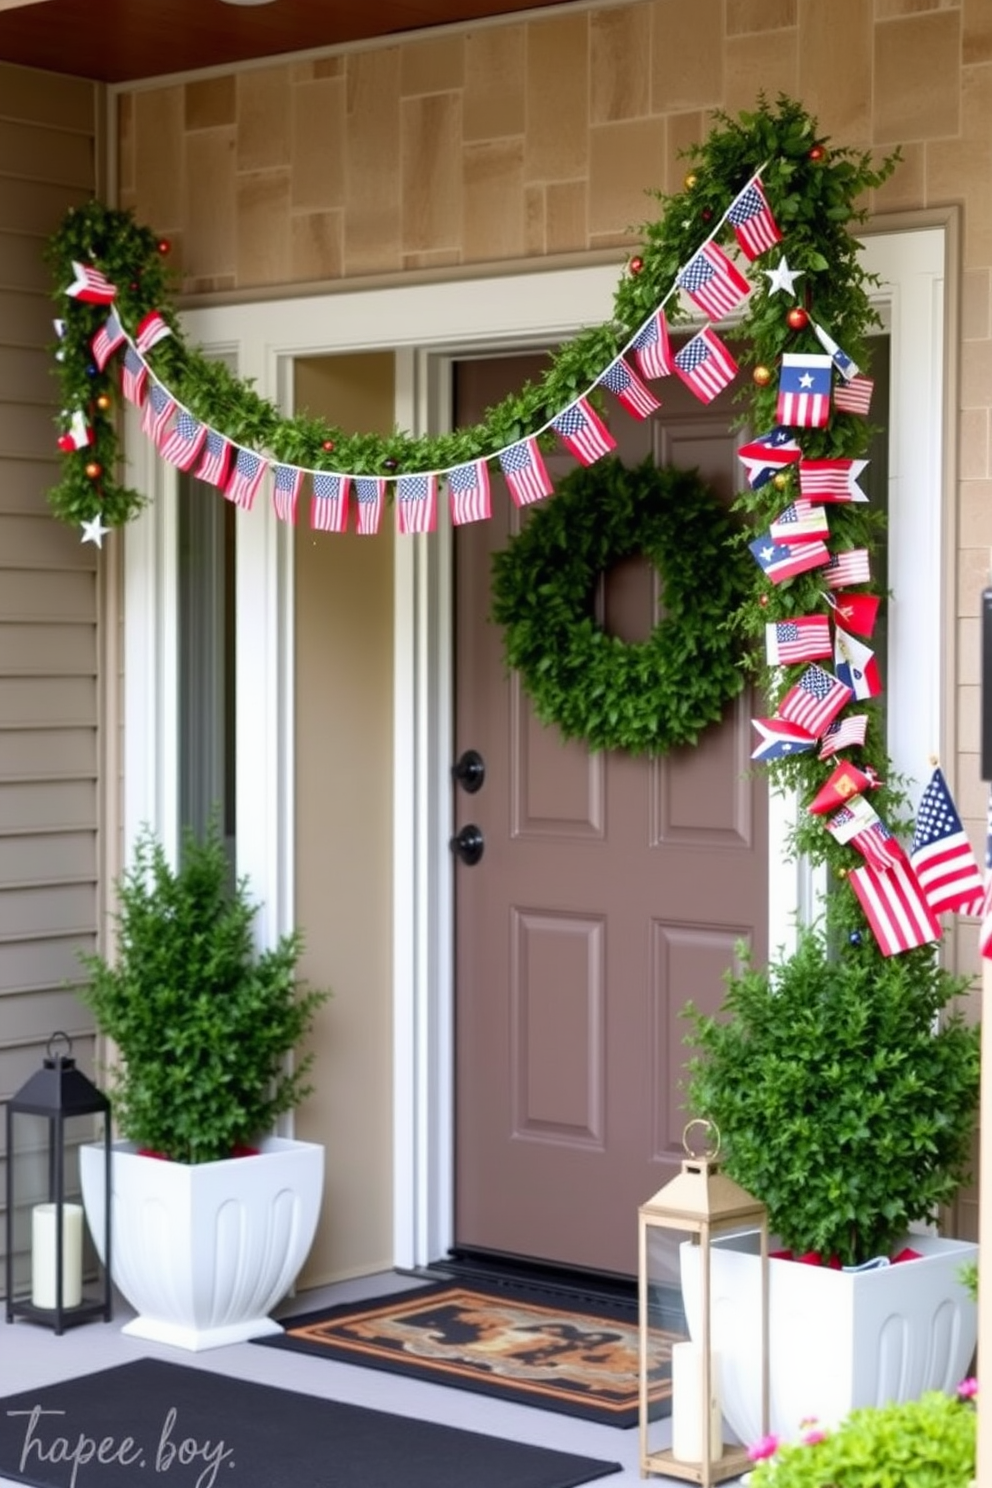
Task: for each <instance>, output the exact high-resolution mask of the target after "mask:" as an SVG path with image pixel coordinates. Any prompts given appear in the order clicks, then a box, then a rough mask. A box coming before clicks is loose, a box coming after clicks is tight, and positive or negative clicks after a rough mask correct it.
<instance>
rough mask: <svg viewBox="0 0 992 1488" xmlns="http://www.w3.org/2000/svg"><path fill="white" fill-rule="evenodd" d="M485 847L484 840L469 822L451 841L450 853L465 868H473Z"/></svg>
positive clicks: (475, 827) (479, 831)
mask: <svg viewBox="0 0 992 1488" xmlns="http://www.w3.org/2000/svg"><path fill="white" fill-rule="evenodd" d="M485 846H486V841H485V838H484V837H483V835H482V832H481V830H480V828H479V827H477V826H476V825H475V823H474V822H470V823H469V825H468V826H467V827H462V829H461V831H460V832H459V833H458V836H457V837H452V839H451V850H452V852H455V853H457V855H458V857H459V858H460V859H461V861H462V862H463V863H464V864H465V866H466V867H467V868H474V867H475V864H476V863H477V862H478V861H479V859H480V858H481V857H482V854H483V852H484V850H485Z"/></svg>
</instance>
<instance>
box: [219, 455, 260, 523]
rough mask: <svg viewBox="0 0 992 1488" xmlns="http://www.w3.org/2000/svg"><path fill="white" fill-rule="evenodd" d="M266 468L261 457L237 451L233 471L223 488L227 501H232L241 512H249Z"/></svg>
mask: <svg viewBox="0 0 992 1488" xmlns="http://www.w3.org/2000/svg"><path fill="white" fill-rule="evenodd" d="M268 468H269V464H268V461H267V460H265V459H263V458H262V456H261V455H256V454H253V452H252V451H251V450H246V449H239V450H238V454H237V458H236V459H235V462H234V469H233V470H232V471H231V476H230V479H229V480H228V482H227V485H226V486H225V487H224V495H225V497H226V498H227V500H228V501H233V502H234V505H235V506H240V507H241V509H242V511H251V509H252V505H253V503H254V501H255V497H256V496H257V495H258V488H259V486H260V485H261V484H262V480H263V478H264V476H265V472H266V471H267V470H268Z"/></svg>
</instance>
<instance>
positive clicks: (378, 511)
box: [355, 475, 386, 537]
mask: <svg viewBox="0 0 992 1488" xmlns="http://www.w3.org/2000/svg"><path fill="white" fill-rule="evenodd" d="M385 499H386V481H385V477H384V476H381V475H356V476H355V501H356V503H357V507H358V531H359V533H360V534H361V536H362V537H374V536H375V534H376V533H377V532H378V531H379V523H380V521H381V520H382V507H383V503H384V501H385Z"/></svg>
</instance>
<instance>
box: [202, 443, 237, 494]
mask: <svg viewBox="0 0 992 1488" xmlns="http://www.w3.org/2000/svg"><path fill="white" fill-rule="evenodd" d="M233 453H234V451H233V449H232V447H231V443H230V441H229V440H227V439H225V438H224V436H223V434H218V433H217V431H216V429H208V430H207V437H206V439H205V440H204V446H203V456H202V458H201V460H200V463H199V465H198V466H197V467H196V478H197V480H201V481H206V483H207V485H208V486H223V485H224V484H225V482H226V481H227V472H228V470H229V469H230V466H231V456H232V454H233Z"/></svg>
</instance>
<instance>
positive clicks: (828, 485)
mask: <svg viewBox="0 0 992 1488" xmlns="http://www.w3.org/2000/svg"><path fill="white" fill-rule="evenodd" d="M867 464H868V461H867V460H800V462H799V489H800V490H801V491H802V493H803V495H804V496H808V497H809V498H810V499H811V500H813V501H867V500H868V497H867V496H866V495H865V493H864V491H862V489H861V487H860V486H859V485H858V477H859V476H860V474H861V472H862V471H863V470H864V468H865V466H866V465H867Z"/></svg>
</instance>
